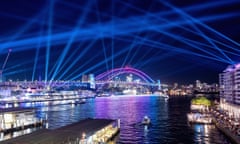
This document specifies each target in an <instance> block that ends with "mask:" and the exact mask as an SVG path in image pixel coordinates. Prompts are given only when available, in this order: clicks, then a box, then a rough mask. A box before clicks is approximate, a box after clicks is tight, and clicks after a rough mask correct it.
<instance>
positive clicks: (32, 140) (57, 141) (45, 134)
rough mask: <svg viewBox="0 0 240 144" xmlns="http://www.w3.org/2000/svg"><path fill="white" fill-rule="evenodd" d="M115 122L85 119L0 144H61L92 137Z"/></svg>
mask: <svg viewBox="0 0 240 144" xmlns="http://www.w3.org/2000/svg"><path fill="white" fill-rule="evenodd" d="M113 122H115V120H109V119H91V118H88V119H85V120H82V121H79V122H76V123H73V124H70V125H67V126H64V127H61V128H58V129H54V130H49V129H43V130H39V131H35V132H33V133H30V134H27V135H23V136H20V137H16V138H13V139H9V140H6V141H3V142H1V144H36V143H37V144H47V143H51V144H61V143H64V142H67V141H68V140H75V139H76V138H81V137H82V134H83V133H85V134H86V136H89V135H92V134H93V133H95V132H96V131H98V130H100V129H102V128H104V127H106V126H107V125H109V124H111V123H113Z"/></svg>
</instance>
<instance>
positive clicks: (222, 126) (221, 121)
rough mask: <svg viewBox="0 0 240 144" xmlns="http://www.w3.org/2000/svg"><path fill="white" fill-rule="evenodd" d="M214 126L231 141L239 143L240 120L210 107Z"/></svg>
mask: <svg viewBox="0 0 240 144" xmlns="http://www.w3.org/2000/svg"><path fill="white" fill-rule="evenodd" d="M210 111H211V114H212V117H213V121H214V124H215V126H216V127H217V128H218V129H219V130H220V131H221V132H222V133H223V134H224V135H226V136H227V137H228V138H229V139H230V140H231V141H232V142H234V143H236V144H240V122H239V121H238V120H234V119H231V118H230V117H229V116H227V114H226V113H224V112H220V111H218V110H217V109H211V110H210Z"/></svg>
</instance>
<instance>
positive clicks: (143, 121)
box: [142, 116, 151, 125]
mask: <svg viewBox="0 0 240 144" xmlns="http://www.w3.org/2000/svg"><path fill="white" fill-rule="evenodd" d="M150 123H151V120H150V118H149V117H148V116H144V118H143V120H142V124H143V125H149V124H150Z"/></svg>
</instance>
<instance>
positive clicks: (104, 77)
mask: <svg viewBox="0 0 240 144" xmlns="http://www.w3.org/2000/svg"><path fill="white" fill-rule="evenodd" d="M121 74H133V75H136V76H138V77H140V78H141V79H142V80H144V81H145V82H146V83H155V81H154V80H153V79H152V78H151V77H149V76H148V75H147V74H145V73H144V72H142V71H140V70H138V69H135V68H132V67H124V68H116V69H112V70H109V71H106V72H104V73H102V74H100V75H98V76H96V81H111V80H113V78H114V77H117V76H118V75H121Z"/></svg>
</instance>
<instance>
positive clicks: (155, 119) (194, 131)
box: [37, 96, 229, 144]
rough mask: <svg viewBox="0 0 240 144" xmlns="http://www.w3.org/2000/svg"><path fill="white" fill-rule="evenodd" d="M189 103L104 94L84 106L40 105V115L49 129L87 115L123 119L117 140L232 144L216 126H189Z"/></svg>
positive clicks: (184, 100)
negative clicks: (147, 119) (46, 121)
mask: <svg viewBox="0 0 240 144" xmlns="http://www.w3.org/2000/svg"><path fill="white" fill-rule="evenodd" d="M189 105H190V98H186V97H183V98H176V97H173V98H170V99H169V100H168V101H165V100H164V99H162V98H159V97H154V96H143V97H104V98H96V99H89V100H87V102H86V103H85V104H81V105H58V106H49V107H38V111H37V116H38V117H42V118H44V117H46V116H47V118H48V124H49V128H50V129H55V128H58V127H61V126H64V125H68V124H71V123H73V122H77V121H79V120H82V119H85V118H108V119H120V120H121V131H120V135H119V137H118V140H117V143H128V144H131V143H146V144H148V143H149V144H154V143H158V144H165V143H174V144H175V143H184V144H185V143H187V144H190V143H206V144H207V143H216V144H222V143H223V142H224V143H229V142H228V140H226V138H225V137H224V136H223V135H222V134H221V133H220V132H219V131H218V130H217V129H216V128H215V126H213V125H212V126H205V125H189V124H188V122H187V116H186V114H187V113H188V112H189V111H190V106H189ZM145 115H147V116H148V117H149V118H150V119H151V125H148V126H144V125H142V124H141V121H142V119H143V117H144V116H145Z"/></svg>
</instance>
